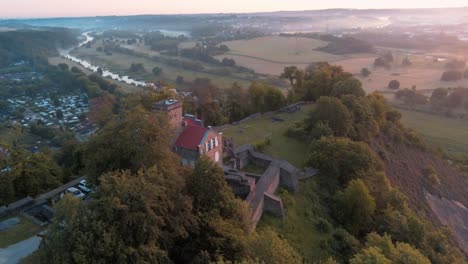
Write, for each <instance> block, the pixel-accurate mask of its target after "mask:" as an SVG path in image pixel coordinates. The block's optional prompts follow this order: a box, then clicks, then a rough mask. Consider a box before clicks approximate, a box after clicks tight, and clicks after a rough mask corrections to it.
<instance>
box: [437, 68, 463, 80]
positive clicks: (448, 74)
mask: <svg viewBox="0 0 468 264" xmlns="http://www.w3.org/2000/svg"><path fill="white" fill-rule="evenodd" d="M461 79H462V72H461V71H457V70H449V71H445V72H444V73H443V74H442V77H441V78H440V80H441V81H444V82H454V81H459V80H461Z"/></svg>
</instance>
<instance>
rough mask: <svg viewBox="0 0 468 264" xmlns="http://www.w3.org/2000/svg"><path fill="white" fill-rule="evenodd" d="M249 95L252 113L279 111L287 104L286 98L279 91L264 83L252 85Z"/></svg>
mask: <svg viewBox="0 0 468 264" xmlns="http://www.w3.org/2000/svg"><path fill="white" fill-rule="evenodd" d="M248 95H249V98H250V109H251V111H252V112H265V111H272V110H277V109H279V108H280V107H282V106H284V105H285V104H286V98H285V97H284V95H283V93H281V91H280V90H279V89H277V88H275V87H272V86H270V85H268V84H264V83H259V82H254V83H252V84H251V85H250V87H249V90H248Z"/></svg>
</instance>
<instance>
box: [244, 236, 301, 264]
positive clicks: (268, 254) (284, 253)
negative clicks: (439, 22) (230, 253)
mask: <svg viewBox="0 0 468 264" xmlns="http://www.w3.org/2000/svg"><path fill="white" fill-rule="evenodd" d="M248 245H249V246H248V251H249V253H248V255H249V257H250V259H257V260H259V261H261V262H263V263H271V264H283V263H291V264H294V263H296V264H300V263H302V259H301V257H300V255H299V254H298V253H297V252H296V251H295V250H294V248H293V247H291V246H290V245H289V244H288V242H287V241H286V240H283V239H281V238H280V237H279V236H278V234H277V233H276V232H275V231H273V230H271V229H270V228H266V229H262V230H259V231H257V233H255V234H253V235H252V236H251V238H250V239H249V243H248Z"/></svg>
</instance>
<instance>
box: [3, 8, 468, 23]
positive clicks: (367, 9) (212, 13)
mask: <svg viewBox="0 0 468 264" xmlns="http://www.w3.org/2000/svg"><path fill="white" fill-rule="evenodd" d="M464 8H468V6H451V7H414V8H346V7H343V8H323V9H304V10H276V11H256V12H218V13H217V12H200V13H152V14H151V13H150V14H143V13H142V14H121V15H112V14H106V15H78V16H38V17H0V20H28V19H63V18H97V17H131V16H190V15H241V14H268V13H280V12H282V13H288V12H291V13H292V12H308V11H327V10H360V11H380V10H434V9H440V10H443V9H464Z"/></svg>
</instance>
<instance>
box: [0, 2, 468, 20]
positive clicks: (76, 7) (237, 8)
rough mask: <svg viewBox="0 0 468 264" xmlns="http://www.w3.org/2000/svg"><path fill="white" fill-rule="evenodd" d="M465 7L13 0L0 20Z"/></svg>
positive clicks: (4, 5)
mask: <svg viewBox="0 0 468 264" xmlns="http://www.w3.org/2000/svg"><path fill="white" fill-rule="evenodd" d="M460 6H468V1H466V0H451V1H439V0H414V1H404V0H396V1H370V0H358V1H340V0H331V1H318V2H317V1H308V0H292V1H277V0H274V1H271V0H256V1H248V0H239V1H232V0H226V1H214V0H198V1H195V0H184V1H179V0H178V1H162V0H138V1H129V0H103V1H93V0H68V1H66V2H63V1H57V0H17V1H3V2H2V9H1V10H0V17H4V18H14V17H23V18H25V17H68V16H74V17H76V16H103V15H138V14H194V13H247V12H271V11H291V10H314V9H329V8H359V9H369V8H373V9H383V8H441V7H460Z"/></svg>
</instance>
